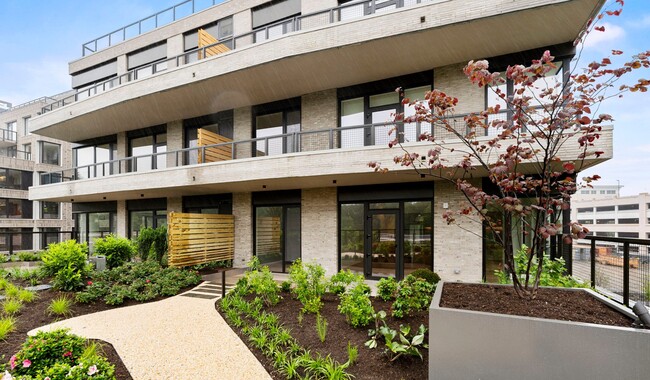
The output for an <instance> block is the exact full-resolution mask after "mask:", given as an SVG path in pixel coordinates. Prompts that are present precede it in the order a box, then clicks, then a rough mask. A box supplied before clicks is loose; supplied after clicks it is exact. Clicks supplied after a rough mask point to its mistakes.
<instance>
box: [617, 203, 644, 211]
mask: <svg viewBox="0 0 650 380" xmlns="http://www.w3.org/2000/svg"><path fill="white" fill-rule="evenodd" d="M638 209H639V204H638V203H634V204H627V205H618V211H624V210H638Z"/></svg>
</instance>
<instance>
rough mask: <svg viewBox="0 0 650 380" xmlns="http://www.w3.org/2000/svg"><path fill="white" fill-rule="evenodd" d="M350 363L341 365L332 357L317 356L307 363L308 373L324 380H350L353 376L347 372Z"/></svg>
mask: <svg viewBox="0 0 650 380" xmlns="http://www.w3.org/2000/svg"><path fill="white" fill-rule="evenodd" d="M348 366H349V363H344V364H339V363H338V362H336V360H334V359H333V358H332V357H331V356H330V355H327V356H326V357H322V356H320V354H317V356H316V358H313V359H311V360H308V361H307V362H306V367H307V371H308V372H309V373H310V374H311V375H312V376H313V377H315V378H323V379H328V380H348V379H352V378H353V376H352V375H351V374H349V373H347V372H345V370H346V369H347V368H348Z"/></svg>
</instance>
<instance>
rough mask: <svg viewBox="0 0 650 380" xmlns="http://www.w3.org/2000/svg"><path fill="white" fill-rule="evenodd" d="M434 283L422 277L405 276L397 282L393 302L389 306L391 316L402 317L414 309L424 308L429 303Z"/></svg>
mask: <svg viewBox="0 0 650 380" xmlns="http://www.w3.org/2000/svg"><path fill="white" fill-rule="evenodd" d="M434 290H435V285H432V284H430V283H429V282H427V281H426V280H424V279H421V278H418V277H414V276H412V275H408V276H406V277H405V278H404V279H403V280H402V281H400V282H399V284H398V288H397V293H396V296H395V302H393V305H392V307H391V313H392V316H393V317H396V318H404V317H405V316H407V315H410V314H411V313H412V312H413V311H416V310H425V309H426V308H427V307H429V304H430V303H431V298H432V297H433V291H434Z"/></svg>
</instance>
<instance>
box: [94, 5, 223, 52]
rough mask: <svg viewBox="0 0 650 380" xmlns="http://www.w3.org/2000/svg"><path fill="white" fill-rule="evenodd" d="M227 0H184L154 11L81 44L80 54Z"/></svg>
mask: <svg viewBox="0 0 650 380" xmlns="http://www.w3.org/2000/svg"><path fill="white" fill-rule="evenodd" d="M226 1H228V0H185V1H183V2H180V3H178V4H176V5H172V6H171V7H169V8H167V9H163V10H162V11H160V12H157V13H154V14H152V15H151V16H148V17H145V18H143V19H141V20H138V21H136V22H134V23H132V24H129V25H127V26H124V27H122V28H120V29H117V30H115V31H113V32H110V33H107V34H104V35H103V36H101V37H97V38H95V39H94V40H92V41H88V42H86V43H85V44H83V45H81V55H82V56H83V57H85V56H86V54H92V53H96V52H98V51H99V50H102V49H106V48H108V47H110V46H113V45H114V44H117V43H120V42H123V41H126V40H128V39H129V38H133V37H137V36H139V35H141V34H142V33H146V32H149V31H151V30H153V29H156V28H158V27H161V26H163V25H167V24H170V23H172V22H174V21H176V20H180V19H182V18H184V17H187V16H190V15H193V14H194V13H196V12H200V11H202V10H204V9H207V8H209V7H212V6H214V5H217V4H220V3H224V2H226Z"/></svg>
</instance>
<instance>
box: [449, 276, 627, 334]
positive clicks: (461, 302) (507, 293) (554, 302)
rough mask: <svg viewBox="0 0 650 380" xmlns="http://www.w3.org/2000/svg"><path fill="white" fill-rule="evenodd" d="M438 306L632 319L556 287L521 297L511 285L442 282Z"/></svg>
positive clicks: (615, 322) (617, 321) (618, 321)
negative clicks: (527, 297)
mask: <svg viewBox="0 0 650 380" xmlns="http://www.w3.org/2000/svg"><path fill="white" fill-rule="evenodd" d="M440 306H442V307H447V308H453V309H463V310H473V311H484V312H488V313H499V314H509V315H519V316H525V317H537V318H547V319H559V320H563V321H573V322H585V323H597V324H601V325H611V326H622V327H632V322H633V320H632V319H630V318H628V317H627V316H625V315H623V314H621V313H619V312H617V311H615V310H614V309H611V308H610V307H608V306H607V305H605V304H603V303H602V302H599V301H598V300H596V299H595V298H594V297H591V296H590V295H588V294H586V293H584V292H579V291H569V290H566V289H558V288H540V289H539V292H538V294H537V297H536V298H535V299H533V300H525V299H522V298H520V297H519V296H518V295H517V294H516V293H515V290H514V289H513V288H512V287H511V286H494V285H487V284H456V283H445V284H444V288H443V292H442V297H441V299H440Z"/></svg>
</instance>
